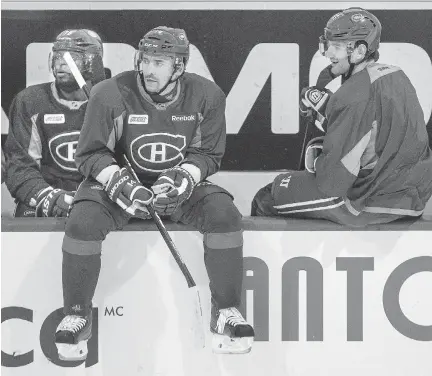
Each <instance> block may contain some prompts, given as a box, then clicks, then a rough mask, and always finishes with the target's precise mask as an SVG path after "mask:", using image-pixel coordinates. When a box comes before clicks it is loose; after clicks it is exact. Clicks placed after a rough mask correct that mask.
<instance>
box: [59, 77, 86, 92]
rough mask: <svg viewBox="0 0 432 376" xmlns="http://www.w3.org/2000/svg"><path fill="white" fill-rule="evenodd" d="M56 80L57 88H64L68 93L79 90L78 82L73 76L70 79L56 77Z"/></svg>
mask: <svg viewBox="0 0 432 376" xmlns="http://www.w3.org/2000/svg"><path fill="white" fill-rule="evenodd" d="M55 82H56V87H57V89H59V90H62V91H64V92H66V93H72V92H74V91H77V90H79V88H80V87H79V85H78V83H77V82H76V81H75V79H74V78H73V77H71V78H70V79H68V80H64V79H58V78H56V81H55Z"/></svg>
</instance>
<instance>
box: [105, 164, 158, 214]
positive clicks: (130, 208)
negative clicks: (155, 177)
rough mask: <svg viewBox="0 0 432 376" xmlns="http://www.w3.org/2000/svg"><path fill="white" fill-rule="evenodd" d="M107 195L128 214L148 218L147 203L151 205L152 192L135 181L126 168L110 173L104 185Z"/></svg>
mask: <svg viewBox="0 0 432 376" xmlns="http://www.w3.org/2000/svg"><path fill="white" fill-rule="evenodd" d="M105 191H106V192H107V193H108V197H109V198H110V199H111V200H112V201H114V202H115V203H116V204H117V205H118V206H120V207H121V208H122V209H123V210H124V211H126V212H127V213H129V214H130V215H133V216H136V217H139V218H142V219H149V218H151V217H150V214H149V212H148V210H147V208H146V207H147V205H151V202H152V200H153V197H154V195H153V192H152V191H151V190H150V189H147V188H146V187H144V186H143V185H142V184H141V183H140V182H139V181H136V180H135V179H134V178H133V177H132V175H131V174H130V173H129V171H128V170H127V169H126V168H122V169H120V170H118V171H115V172H113V173H112V174H111V176H110V178H109V179H108V182H107V184H106V186H105Z"/></svg>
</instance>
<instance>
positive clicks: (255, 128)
mask: <svg viewBox="0 0 432 376" xmlns="http://www.w3.org/2000/svg"><path fill="white" fill-rule="evenodd" d="M338 11H339V9H335V10H316V11H313V10H307V11H306V10H305V11H299V10H277V11H273V10H266V11H255V10H207V11H203V10H176V11H166V10H163V11H161V10H123V11H119V10H112V11H109V10H101V11H96V10H95V11H88V10H80V11H71V10H67V11H66V10H58V11H2V25H1V28H2V45H1V59H2V71H1V74H2V85H1V95H2V98H1V102H2V103H1V104H2V107H3V109H4V110H5V111H6V113H7V112H8V109H9V105H10V103H11V101H12V98H13V97H14V95H15V94H17V93H18V92H19V91H20V90H22V89H24V88H25V84H26V75H25V65H26V59H25V52H26V47H27V45H28V44H30V43H32V42H52V41H53V38H54V37H55V36H56V35H57V34H58V33H59V32H60V31H62V30H64V29H66V28H81V27H82V28H89V29H92V30H94V31H96V32H97V33H98V34H99V35H100V36H101V37H102V39H103V40H104V41H105V42H110V43H128V44H130V45H132V46H137V45H138V42H139V40H140V38H141V37H142V35H143V34H144V33H145V32H146V31H148V30H149V29H151V28H153V27H155V26H159V25H166V26H170V27H179V28H183V29H185V30H186V33H187V34H188V37H189V40H190V41H191V43H193V44H194V45H196V46H197V47H198V49H199V50H200V52H201V53H202V54H203V57H204V59H205V61H206V63H207V65H208V67H209V69H210V72H211V73H212V75H213V78H214V80H215V82H216V83H217V84H218V85H219V86H220V87H221V88H222V90H224V92H225V94H227V95H228V93H229V91H230V90H231V87H232V85H233V84H234V82H235V79H236V78H237V76H238V74H239V72H240V70H241V68H242V66H243V64H244V62H245V61H246V58H247V55H248V54H249V52H250V50H251V49H252V48H253V47H254V46H255V45H256V44H258V43H298V44H299V46H300V87H299V90H300V88H301V87H304V86H307V84H308V77H309V71H308V70H309V64H310V61H311V59H312V56H313V54H314V53H315V52H316V49H317V46H318V37H319V35H321V34H322V33H323V27H324V25H325V24H326V22H327V20H328V19H329V18H330V17H331V16H332V15H333V14H335V13H336V12H338ZM373 13H374V14H375V15H376V16H377V17H378V18H379V19H380V21H381V23H382V25H383V33H382V38H381V41H382V42H387V43H388V42H399V43H415V44H417V45H419V46H420V47H422V48H423V49H424V50H425V51H426V52H427V53H428V54H429V56H432V27H431V25H432V11H431V10H374V11H373ZM47 59H48V57H47ZM413 64H415V62H413ZM431 84H432V83H431ZM300 121H301V124H300V132H299V134H297V135H279V134H272V133H271V131H270V127H269V126H268V125H269V124H270V122H271V119H270V79H269V80H268V81H267V83H266V85H265V87H264V89H263V90H262V92H261V94H260V96H259V98H258V100H257V102H256V103H255V105H254V107H253V108H252V110H251V112H250V114H249V115H248V117H247V119H246V121H245V124H244V125H243V127H242V129H241V131H240V133H239V134H238V135H228V141H227V149H226V154H225V158H224V161H223V164H222V169H223V170H251V171H257V170H279V169H285V168H292V169H296V168H298V164H299V159H300V154H301V148H302V142H303V137H304V131H305V124H303V122H304V121H303V119H301V120H300ZM263 125H265V127H263ZM428 132H429V137H430V139H432V120H429V123H428ZM2 141H4V137H2Z"/></svg>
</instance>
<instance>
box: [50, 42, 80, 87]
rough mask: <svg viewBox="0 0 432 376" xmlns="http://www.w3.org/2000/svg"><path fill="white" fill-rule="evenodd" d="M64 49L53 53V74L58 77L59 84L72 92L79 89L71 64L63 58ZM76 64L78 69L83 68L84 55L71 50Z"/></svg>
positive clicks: (57, 82)
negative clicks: (70, 67)
mask: <svg viewBox="0 0 432 376" xmlns="http://www.w3.org/2000/svg"><path fill="white" fill-rule="evenodd" d="M63 54H64V51H56V52H54V53H53V54H52V57H51V59H52V69H53V74H54V77H55V79H56V84H57V86H58V87H59V88H60V89H62V90H65V91H67V92H72V91H75V90H78V89H79V86H78V84H77V82H76V81H75V78H74V76H73V75H72V72H71V70H70V69H69V66H68V65H67V64H66V61H65V60H64V58H63ZM70 54H71V56H72V58H73V60H74V61H75V64H76V65H77V67H78V69H80V70H81V69H82V67H83V56H82V55H81V54H78V53H74V52H70Z"/></svg>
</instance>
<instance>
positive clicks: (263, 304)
mask: <svg viewBox="0 0 432 376" xmlns="http://www.w3.org/2000/svg"><path fill="white" fill-rule="evenodd" d="M60 3H61V2H60ZM60 3H59V4H60ZM110 4H111V5H110ZM125 4H126V3H125ZM257 4H258V3H257ZM260 4H262V6H261V8H260V6H259V4H258V5H257V6H251V7H250V8H251V9H239V7H237V9H224V6H223V5H218V6H215V8H216V9H205V8H206V7H199V6H198V5H189V6H183V7H182V6H181V5H178V6H173V7H172V9H162V8H163V6H162V5H161V6H160V9H158V6H152V7H148V9H143V8H144V3H143V4H138V3H131V6H130V7H129V8H128V6H127V5H125V6H124V8H125V9H109V8H116V7H117V8H119V7H120V5H119V4H117V3H116V4H114V3H102V2H93V3H90V2H84V1H83V2H77V3H75V5H74V6H71V8H70V9H60V8H61V6H55V5H53V6H47V7H46V8H41V7H36V6H34V5H32V6H31V7H28V9H26V10H24V5H23V6H15V5H14V6H6V7H5V6H4V5H3V4H2V26H1V27H2V43H1V51H2V86H1V94H2V95H1V104H2V143H3V142H4V140H5V137H6V135H7V133H8V115H7V114H8V108H9V106H10V103H11V101H12V99H13V97H14V95H15V94H17V93H18V92H19V91H20V90H22V89H23V88H25V87H26V86H29V85H33V84H36V83H40V82H44V81H47V80H50V79H51V78H52V77H51V74H50V72H49V70H48V53H49V51H50V48H51V41H52V39H53V37H54V36H55V35H56V34H58V33H59V32H60V31H61V30H64V29H65V28H75V27H85V28H90V29H93V30H95V31H97V32H98V33H99V34H100V35H101V36H102V38H103V40H104V42H105V43H104V50H105V55H104V63H105V66H106V68H107V72H108V73H109V75H115V74H117V73H120V72H122V71H124V70H129V69H133V55H134V49H135V47H136V46H137V44H138V42H139V39H140V38H141V37H142V35H143V34H144V33H145V31H146V30H148V29H150V28H152V27H154V26H158V25H168V26H174V27H181V28H184V29H185V30H186V32H187V34H188V36H189V39H190V41H191V43H192V46H191V59H190V63H189V65H188V68H187V69H188V71H190V72H195V73H198V74H201V75H203V76H205V77H207V78H209V79H211V80H214V81H215V82H216V83H217V84H218V85H219V86H220V87H221V88H222V89H223V91H224V92H225V94H226V95H227V111H226V118H227V132H228V137H227V150H226V154H225V158H224V160H223V163H222V169H221V171H220V172H219V173H218V174H216V175H215V176H214V177H212V180H213V181H214V182H215V183H217V184H220V185H222V186H224V187H225V188H227V189H228V190H229V191H231V192H232V193H233V194H234V196H235V203H236V205H237V206H238V207H239V210H240V211H241V212H242V214H243V215H245V216H247V215H249V213H250V202H251V199H252V197H253V195H254V194H255V192H256V191H257V190H258V189H259V188H260V187H262V186H263V185H265V184H267V183H269V182H270V181H271V180H272V179H273V178H274V176H275V175H276V174H277V173H279V172H280V171H281V170H284V169H298V168H300V167H301V166H302V161H301V158H300V156H301V154H302V147H303V141H304V138H305V132H306V124H305V123H304V120H303V119H302V118H301V117H299V114H298V100H299V92H300V89H301V88H302V87H304V86H307V85H312V84H314V83H315V82H316V80H317V77H318V75H319V73H320V71H321V70H322V69H323V68H324V67H325V66H326V65H327V63H328V62H327V60H326V59H325V58H323V57H322V56H321V55H320V54H319V53H318V51H317V47H318V37H319V35H321V34H322V32H323V27H324V25H325V23H326V21H327V20H328V19H329V18H330V16H331V15H333V14H334V13H335V12H336V11H339V10H340V9H339V7H338V4H337V3H333V4H334V8H332V7H331V6H329V5H327V6H323V7H319V6H318V7H317V9H310V8H312V6H307V7H306V6H305V9H303V8H302V6H296V7H295V6H293V7H291V8H290V7H289V6H284V7H279V8H281V9H279V8H278V6H275V5H274V6H270V5H269V6H268V7H267V6H264V5H263V4H264V3H260ZM132 5H133V6H132ZM344 5H346V4H344ZM349 5H357V4H349ZM56 7H57V8H58V9H53V8H56ZM30 8H31V9H30ZM73 8H76V9H73ZM165 8H169V6H165ZM182 8H184V9H182ZM188 8H192V9H188ZM193 8H195V9H193ZM227 8H230V7H227ZM233 8H234V7H233ZM252 8H255V9H252ZM282 8H283V9H282ZM306 8H308V9H306ZM393 8H395V9H385V8H382V9H381V8H379V7H377V6H376V5H375V6H374V8H373V12H374V14H376V15H377V16H378V17H379V19H380V20H381V22H382V24H383V27H384V29H383V36H382V44H381V48H380V52H381V59H380V61H382V62H385V63H389V64H393V65H399V66H401V67H402V69H404V71H405V72H406V74H407V75H408V77H409V78H410V79H411V81H412V83H413V85H414V87H415V88H416V91H417V93H418V96H419V99H420V103H421V106H422V109H423V113H424V117H425V120H426V122H427V124H428V132H429V134H430V137H431V139H432V117H431V113H432V85H431V84H430V83H431V82H432V63H431V57H432V28H431V27H429V26H427V25H430V24H431V23H432V9H422V8H421V7H419V6H418V7H417V8H420V9H415V8H416V7H414V6H412V7H411V6H407V7H406V9H404V8H403V6H398V7H393ZM429 8H430V7H429ZM338 85H340V82H338V80H335V81H334V82H332V83H331V84H330V85H329V88H330V89H333V90H335V89H337V87H338ZM308 132H309V133H308V135H307V138H311V137H314V136H317V135H319V133H318V131H317V130H316V129H311V128H309V131H308ZM66 150H68V153H69V154H67V155H62V156H61V157H62V158H66V159H67V160H69V159H73V157H74V150H75V149H74V148H73V147H69V148H66ZM6 196H7V194H6V189H5V187H4V184H3V185H2V217H3V218H2V234H1V284H2V287H1V309H2V314H1V321H2V325H1V337H2V341H1V365H2V367H1V374H2V375H5V376H28V375H44V376H81V375H86V376H118V375H119V374H122V375H128V376H135V375H136V376H139V375H146V376H147V375H148V376H198V375H206V376H207V375H208V376H243V375H248V376H249V375H250V376H262V375H271V376H273V375H274V376H330V375H331V376H346V375H350V376H364V375H365V374H368V375H371V376H378V375H379V376H387V375H388V376H390V375H391V376H407V375H415V376H430V375H432V362H431V354H432V298H431V296H432V294H431V291H432V250H431V247H430V244H431V243H432V225H431V224H432V222H431V217H430V216H428V217H426V216H425V217H424V218H423V219H422V220H420V221H418V222H416V223H411V224H410V223H407V224H401V225H394V227H392V225H384V226H377V227H376V228H375V229H373V230H372V231H347V230H346V229H342V228H341V227H340V226H336V225H332V224H326V225H324V224H323V223H321V222H314V221H299V220H298V221H295V220H291V221H285V220H283V219H278V220H275V219H251V218H247V217H246V218H245V219H244V221H245V232H244V242H245V243H244V257H245V268H244V284H243V305H242V307H241V311H242V313H243V314H244V315H245V316H246V318H247V320H248V321H250V322H251V323H253V325H254V327H255V331H256V338H255V344H254V347H253V349H252V352H251V353H249V354H247V355H243V356H234V355H231V356H228V355H215V354H213V353H212V351H211V336H210V332H209V330H208V326H209V320H210V301H209V300H210V291H209V289H208V277H207V273H206V269H205V266H204V262H203V257H202V252H203V251H202V237H201V235H200V234H199V233H197V232H195V231H191V230H190V229H189V228H183V227H182V226H174V225H168V226H169V227H168V229H169V231H170V234H171V236H172V237H173V240H174V242H175V243H176V245H177V247H178V248H179V250H180V252H181V254H182V257H183V258H184V259H185V262H186V264H187V265H188V267H189V268H190V271H191V273H192V275H193V276H194V278H195V279H196V281H197V285H198V288H199V289H200V293H201V300H202V303H203V310H204V311H203V314H204V325H205V328H204V329H205V332H206V346H205V348H198V347H197V346H196V343H195V342H194V339H193V334H192V330H191V328H192V327H193V325H194V321H193V314H192V309H191V302H189V301H188V300H187V299H185V294H184V292H185V289H186V288H187V285H186V282H185V280H184V278H183V276H182V274H181V272H180V270H179V269H178V267H177V265H176V264H175V262H174V260H173V259H172V257H171V255H170V253H169V252H168V250H167V249H166V245H165V244H164V242H163V240H162V238H161V236H160V234H159V233H158V232H157V230H156V228H155V226H153V225H150V224H149V225H146V224H141V225H138V226H131V225H129V227H128V228H126V229H125V231H122V232H113V233H111V234H110V235H108V237H107V239H106V241H105V242H104V243H103V254H102V255H103V256H102V265H103V266H102V271H101V277H100V282H99V284H98V287H97V290H96V295H95V301H94V302H95V306H94V308H93V309H94V317H95V318H94V322H93V336H92V339H91V340H90V341H89V356H88V358H87V360H86V361H84V362H64V361H61V360H59V358H58V355H57V352H56V348H55V346H54V343H53V340H54V332H55V328H56V326H57V325H58V323H59V322H60V320H61V318H62V312H61V305H62V289H61V256H62V254H61V244H62V238H63V228H64V222H63V221H61V220H56V219H47V220H45V219H43V220H41V221H39V222H37V220H36V219H27V220H26V219H24V220H14V219H11V218H7V216H8V215H9V216H10V215H11V208H12V203H11V200H10V197H9V201H6V199H5V197H6ZM5 207H6V209H5ZM429 207H430V208H429V209H428V210H429V211H428V215H430V213H431V212H432V211H431V210H432V207H431V206H429ZM317 223H318V225H317ZM378 230H379V231H378Z"/></svg>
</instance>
